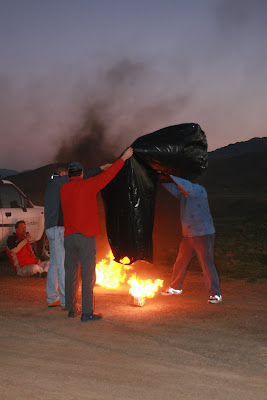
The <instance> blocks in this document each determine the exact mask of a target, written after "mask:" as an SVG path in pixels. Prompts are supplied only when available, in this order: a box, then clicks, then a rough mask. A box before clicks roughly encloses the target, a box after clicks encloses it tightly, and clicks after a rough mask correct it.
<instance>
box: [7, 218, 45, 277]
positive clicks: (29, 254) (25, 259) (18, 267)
mask: <svg viewBox="0 0 267 400" xmlns="http://www.w3.org/2000/svg"><path fill="white" fill-rule="evenodd" d="M15 229H16V231H15V232H14V233H13V235H12V236H9V237H8V239H7V248H6V251H7V255H8V257H9V260H10V262H11V264H12V266H13V268H14V270H15V272H16V274H17V275H18V276H33V275H34V276H36V277H41V278H45V277H46V276H47V271H48V268H49V261H44V262H41V260H40V259H39V258H37V257H35V254H34V252H33V249H32V246H31V244H30V238H31V235H30V234H29V233H28V232H26V224H25V221H18V222H17V223H16V225H15Z"/></svg>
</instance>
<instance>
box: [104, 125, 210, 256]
mask: <svg viewBox="0 0 267 400" xmlns="http://www.w3.org/2000/svg"><path fill="white" fill-rule="evenodd" d="M132 147H133V150H134V154H133V156H132V157H131V158H130V159H129V160H127V161H126V163H125V165H124V167H123V168H122V169H121V171H120V172H119V173H118V174H117V175H116V177H115V178H114V179H113V180H112V181H111V182H110V183H109V184H108V185H107V186H106V187H105V188H104V189H103V190H102V198H103V202H104V207H105V214H106V228H107V235H108V240H109V244H110V247H111V250H112V252H113V255H114V258H115V261H117V262H119V261H120V260H121V259H122V258H124V257H125V256H127V257H128V258H129V260H130V263H133V262H134V261H137V260H145V261H148V262H150V263H152V262H153V242H152V233H153V225H154V210H155V199H156V191H157V182H158V176H159V175H158V172H157V171H160V172H162V173H164V174H168V175H176V176H180V177H183V178H190V177H192V176H197V175H199V174H201V172H202V171H203V170H205V168H206V167H207V141H206V135H205V133H204V132H203V131H202V130H201V128H200V126H199V125H198V124H181V125H174V126H170V127H166V128H163V129H160V130H158V131H156V132H153V133H150V134H148V135H144V136H141V137H140V138H138V139H137V140H135V142H134V143H133V144H132Z"/></svg>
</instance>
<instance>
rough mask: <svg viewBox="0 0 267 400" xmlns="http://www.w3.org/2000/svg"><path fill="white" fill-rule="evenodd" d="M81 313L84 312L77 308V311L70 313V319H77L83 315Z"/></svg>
mask: <svg viewBox="0 0 267 400" xmlns="http://www.w3.org/2000/svg"><path fill="white" fill-rule="evenodd" d="M81 311H82V310H81V309H80V308H77V310H75V311H69V313H68V317H69V318H75V317H77V315H78V314H81Z"/></svg>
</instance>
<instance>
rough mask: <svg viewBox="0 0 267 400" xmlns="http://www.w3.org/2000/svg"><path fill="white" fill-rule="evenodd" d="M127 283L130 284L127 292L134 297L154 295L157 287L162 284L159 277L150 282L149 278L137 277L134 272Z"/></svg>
mask: <svg viewBox="0 0 267 400" xmlns="http://www.w3.org/2000/svg"><path fill="white" fill-rule="evenodd" d="M127 283H129V285H130V286H131V288H130V290H129V292H130V293H131V294H132V295H133V296H134V297H154V296H155V293H156V292H157V290H158V288H159V287H162V286H163V280H161V279H156V280H155V281H154V282H152V280H151V279H146V280H142V279H139V278H137V277H136V274H133V275H132V276H131V278H130V279H129V280H128V281H127Z"/></svg>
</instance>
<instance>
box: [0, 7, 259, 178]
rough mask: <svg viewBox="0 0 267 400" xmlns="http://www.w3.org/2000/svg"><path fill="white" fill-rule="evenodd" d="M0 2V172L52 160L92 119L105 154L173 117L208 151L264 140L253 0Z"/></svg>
mask: <svg viewBox="0 0 267 400" xmlns="http://www.w3.org/2000/svg"><path fill="white" fill-rule="evenodd" d="M0 5H1V8H0V48H1V58H0V121H1V125H0V129H1V147H0V168H9V169H16V170H19V171H21V170H24V169H31V168H38V167H41V166H43V165H46V164H50V163H53V162H54V161H55V156H56V154H57V152H58V150H59V148H60V147H61V146H62V143H63V142H65V143H69V144H70V145H71V144H72V141H73V140H74V141H75V138H77V140H79V134H81V133H79V132H81V127H82V126H84V121H85V120H88V118H89V117H90V118H91V116H92V115H93V116H94V118H95V119H97V120H98V121H99V126H102V125H103V126H104V127H105V129H104V131H103V135H101V141H102V145H103V148H105V147H107V148H109V149H112V150H114V155H119V154H120V153H121V151H123V150H124V148H125V147H126V146H128V145H130V144H131V143H132V142H133V141H134V140H135V139H136V138H137V137H139V136H141V135H144V134H146V133H150V132H153V131H154V130H157V129H160V128H162V127H165V126H169V125H173V124H179V123H184V122H196V123H199V124H200V125H201V127H202V129H203V130H204V131H205V132H206V135H207V139H208V143H209V150H210V151H211V150H215V149H216V148H219V147H222V146H226V145H228V144H229V143H235V142H238V141H243V140H248V139H250V138H252V137H255V136H258V137H262V136H266V131H265V128H266V116H265V114H266V99H267V84H266V81H267V79H266V65H267V50H266V40H267V27H266V23H265V20H266V15H267V2H266V1H265V0H253V1H252V0H234V1H233V0H195V1H193V0H135V1H133V0H75V1H74V0H46V1H44V0H8V1H4V0H2V1H0ZM100 122H101V123H100ZM87 125H88V124H87ZM83 134H84V131H83ZM86 134H87V135H88V136H90V134H92V132H90V129H89V130H88V132H86ZM111 161H112V160H111ZM101 162H102V160H101V155H100V160H99V163H101Z"/></svg>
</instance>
